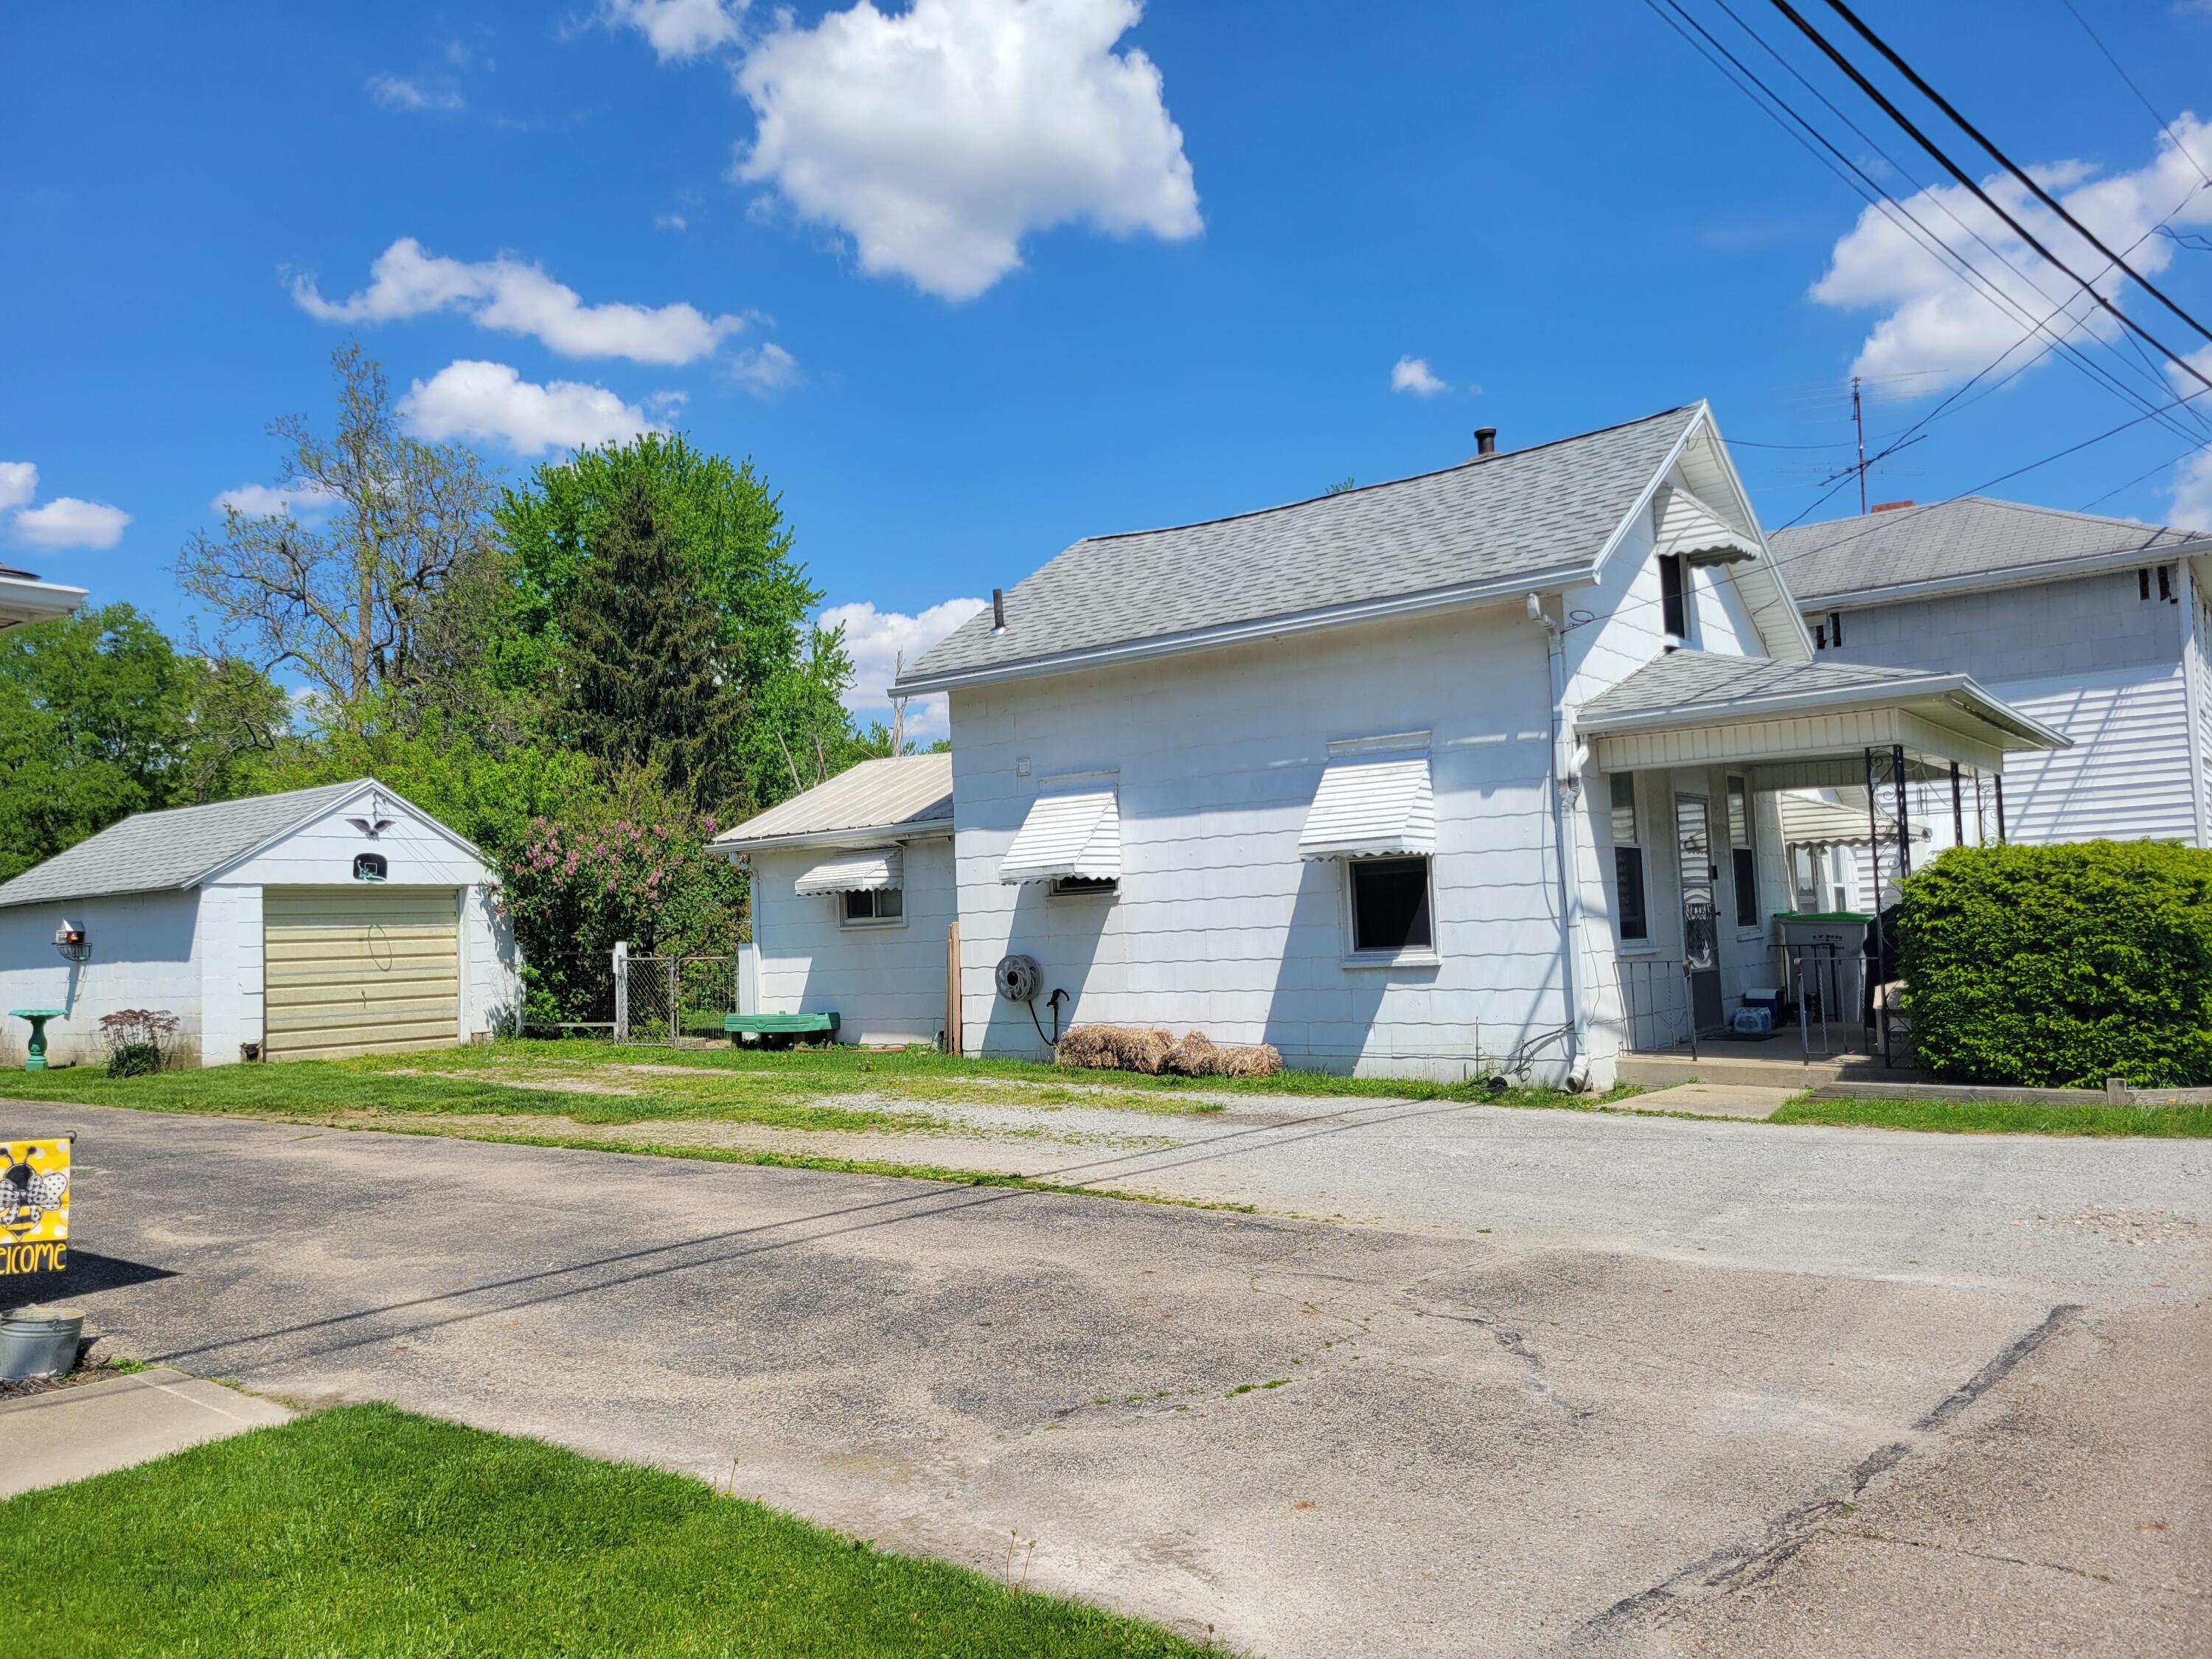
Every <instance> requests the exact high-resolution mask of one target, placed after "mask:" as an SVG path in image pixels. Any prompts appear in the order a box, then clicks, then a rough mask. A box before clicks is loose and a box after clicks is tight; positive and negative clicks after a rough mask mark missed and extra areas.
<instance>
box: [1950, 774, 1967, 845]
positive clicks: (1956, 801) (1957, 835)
mask: <svg viewBox="0 0 2212 1659" xmlns="http://www.w3.org/2000/svg"><path fill="white" fill-rule="evenodd" d="M1951 845H1952V846H1954V847H1964V846H1965V845H1966V797H1965V795H1964V794H1962V793H1960V788H1959V763H1958V762H1956V761H1953V762H1952V763H1951Z"/></svg>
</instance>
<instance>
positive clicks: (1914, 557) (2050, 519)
mask: <svg viewBox="0 0 2212 1659" xmlns="http://www.w3.org/2000/svg"><path fill="white" fill-rule="evenodd" d="M1766 541H1767V545H1768V546H1769V547H1771V549H1772V550H1773V551H1774V557H1775V561H1776V562H1778V564H1780V565H1781V567H1782V570H1783V574H1784V578H1785V579H1786V580H1788V582H1789V584H1790V592H1793V593H1795V594H1796V596H1797V601H1798V603H1799V604H1800V605H1802V606H1804V607H1805V608H1806V609H1808V610H1820V609H1823V608H1825V607H1826V606H1830V605H1834V604H1836V603H1837V601H1838V600H1841V599H1854V600H1857V601H1860V602H1864V601H1865V600H1867V599H1872V598H1875V597H1878V596H1882V595H1887V594H1894V595H1895V596H1896V597H1899V598H1905V597H1908V596H1910V595H1911V594H1914V593H1917V592H1925V591H1928V590H1930V589H1935V590H1939V591H1940V590H1941V589H1942V588H1947V587H1978V586H1998V585H2001V584H2004V583H2008V582H2014V581H2019V580H2031V581H2032V580H2045V579H2050V578H2053V577H2057V576H2061V575H2064V574H2072V573H2075V572H2078V571H2081V570H2085V569H2095V568H2103V567H2107V566H2110V565H2113V564H2127V563H2132V562H2138V561H2141V562H2148V561H2151V560H2154V559H2172V558H2179V557H2181V556H2185V555H2187V554H2191V553H2204V552H2212V534H2207V533H2204V532H2191V531H2185V530H2174V529H2171V528H2168V527H2167V526H2162V525H2148V524H2142V523H2138V522H2137V521H2136V520H2133V519H2105V518H2098V517H2095V516H2093V515H2092V514H2090V513H2065V512H2061V511H2060V510H2059V509H2057V507H2032V506H2030V505H2028V504H2027V502H2024V501H1994V500H1992V499H1990V497H1989V496H1986V495H1964V496H1960V498H1959V499H1958V500H1956V501H1931V502H1929V504H1928V505H1927V506H1925V507H1893V508H1891V509H1889V510H1888V511H1887V512H1882V513H1868V514H1866V515H1864V516H1863V517H1861V518H1856V519H1832V520H1828V521H1827V522H1826V523H1825V524H1808V525H1800V526H1797V527H1796V528H1795V529H1792V530H1777V531H1774V532H1771V533H1770V534H1769V535H1768V536H1767V538H1766Z"/></svg>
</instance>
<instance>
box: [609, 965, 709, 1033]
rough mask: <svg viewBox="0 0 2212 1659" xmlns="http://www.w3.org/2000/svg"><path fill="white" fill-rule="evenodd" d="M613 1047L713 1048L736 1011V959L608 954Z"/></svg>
mask: <svg viewBox="0 0 2212 1659" xmlns="http://www.w3.org/2000/svg"><path fill="white" fill-rule="evenodd" d="M614 976H615V1041H616V1042H659V1043H680V1042H720V1041H721V1039H722V1036H723V1030H722V1019H723V1017H724V1016H725V1015H726V1014H729V1013H732V1012H735V1011H736V1009H737V1006H738V959H737V957H733V956H728V957H641V956H632V955H631V954H630V952H629V946H628V945H617V946H616V947H615V952H614Z"/></svg>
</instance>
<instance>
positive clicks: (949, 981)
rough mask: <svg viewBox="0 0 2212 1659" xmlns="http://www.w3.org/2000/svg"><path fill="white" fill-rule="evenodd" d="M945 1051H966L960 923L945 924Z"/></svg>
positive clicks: (950, 922)
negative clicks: (962, 1019)
mask: <svg viewBox="0 0 2212 1659" xmlns="http://www.w3.org/2000/svg"><path fill="white" fill-rule="evenodd" d="M965 1052H966V1047H965V1044H964V1043H963V1041H962V1036H961V1030H960V924H959V923H958V922H957V921H948V922H946V923H945V1053H946V1054H963V1053H965Z"/></svg>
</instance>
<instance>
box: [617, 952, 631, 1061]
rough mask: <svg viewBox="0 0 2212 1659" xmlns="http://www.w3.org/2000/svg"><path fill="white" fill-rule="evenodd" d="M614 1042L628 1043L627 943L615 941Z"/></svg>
mask: <svg viewBox="0 0 2212 1659" xmlns="http://www.w3.org/2000/svg"><path fill="white" fill-rule="evenodd" d="M614 974H615V1041H616V1042H629V940H628V939H617V940H616V941H615V959H614Z"/></svg>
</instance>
